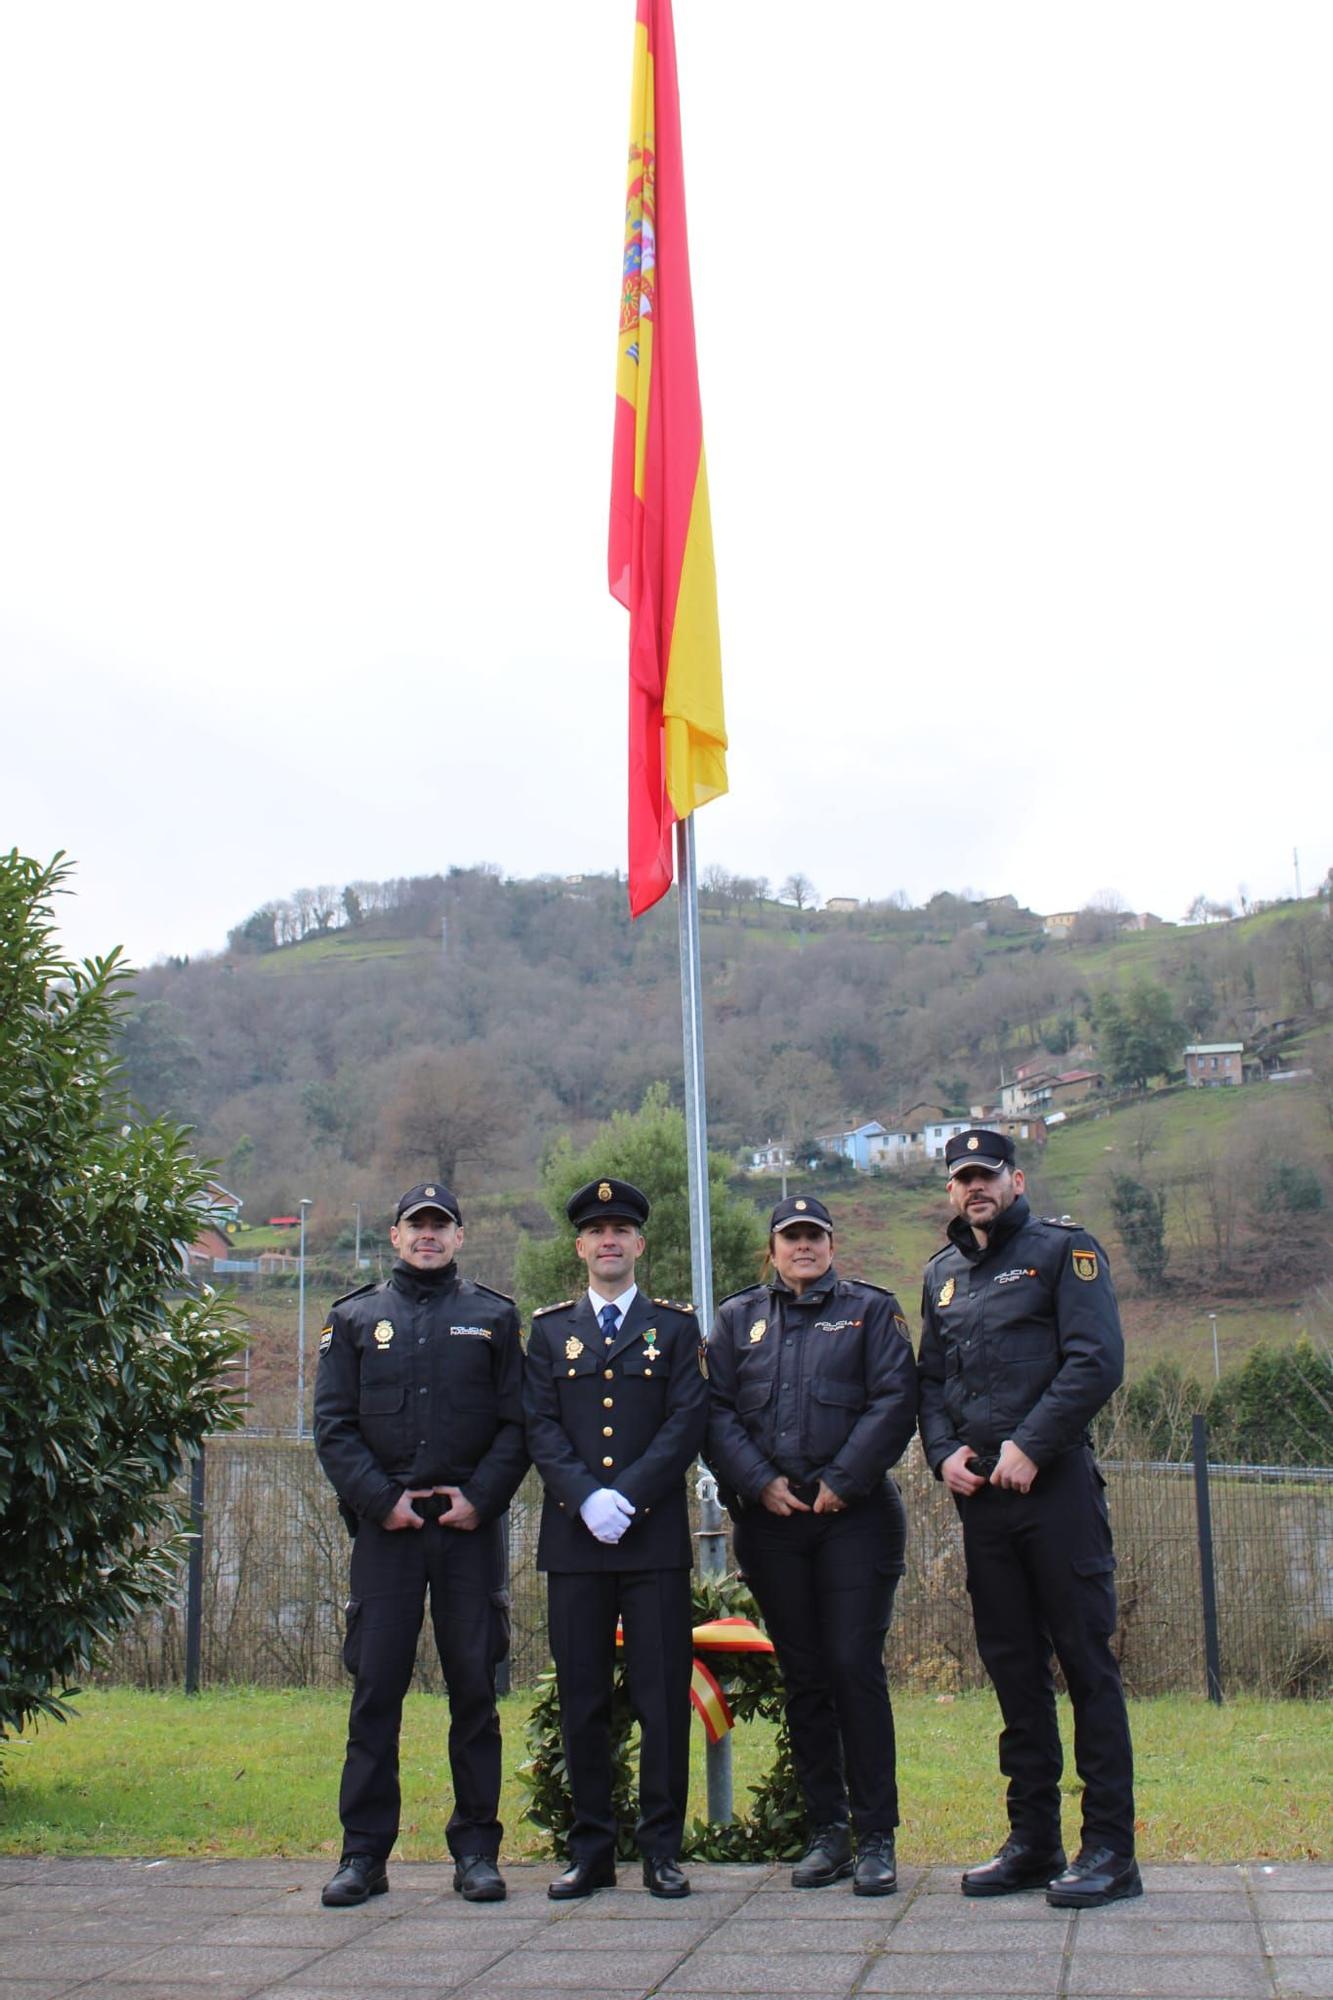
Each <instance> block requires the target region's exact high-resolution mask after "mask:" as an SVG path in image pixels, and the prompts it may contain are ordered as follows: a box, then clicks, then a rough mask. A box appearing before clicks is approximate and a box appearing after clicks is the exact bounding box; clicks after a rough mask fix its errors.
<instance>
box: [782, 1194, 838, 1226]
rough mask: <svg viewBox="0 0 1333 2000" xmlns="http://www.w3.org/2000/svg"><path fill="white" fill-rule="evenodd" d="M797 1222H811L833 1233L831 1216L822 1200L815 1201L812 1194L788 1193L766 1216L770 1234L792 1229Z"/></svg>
mask: <svg viewBox="0 0 1333 2000" xmlns="http://www.w3.org/2000/svg"><path fill="white" fill-rule="evenodd" d="M798 1222H813V1223H815V1224H816V1226H817V1227H818V1228H820V1229H827V1231H828V1233H829V1235H830V1236H832V1234H833V1217H832V1216H831V1215H830V1214H829V1212H828V1210H827V1209H826V1208H825V1206H824V1204H823V1202H822V1201H816V1200H815V1197H814V1196H813V1195H812V1194H789V1195H788V1196H787V1197H786V1198H785V1200H783V1201H780V1202H779V1203H778V1205H777V1207H776V1208H775V1209H774V1210H773V1213H772V1214H771V1215H770V1216H769V1218H768V1233H769V1235H770V1236H772V1235H774V1234H777V1235H779V1236H780V1235H781V1234H782V1231H783V1230H784V1229H794V1228H795V1227H796V1225H797V1223H798Z"/></svg>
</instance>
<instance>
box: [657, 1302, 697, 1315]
mask: <svg viewBox="0 0 1333 2000" xmlns="http://www.w3.org/2000/svg"><path fill="white" fill-rule="evenodd" d="M653 1304H654V1305H655V1306H667V1307H669V1308H670V1310H671V1311H672V1312H678V1313H689V1314H691V1315H693V1312H694V1307H693V1306H691V1305H684V1304H682V1302H681V1300H679V1299H654V1300H653Z"/></svg>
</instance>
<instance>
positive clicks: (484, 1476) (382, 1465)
mask: <svg viewBox="0 0 1333 2000" xmlns="http://www.w3.org/2000/svg"><path fill="white" fill-rule="evenodd" d="M430 1280H434V1282H431V1281H430ZM319 1344H320V1356H319V1373H318V1375H317V1376H316V1378H315V1449H316V1451H317V1452H318V1454H319V1462H320V1464H321V1465H322V1466H323V1468H324V1470H325V1472H326V1473H327V1474H328V1477H329V1479H330V1481H331V1482H332V1485H333V1487H334V1490H335V1491H336V1493H337V1495H338V1498H339V1500H340V1501H341V1502H342V1505H343V1508H344V1510H345V1514H346V1513H350V1514H351V1515H353V1516H355V1517H357V1518H360V1519H364V1520H369V1521H383V1520H384V1519H385V1517H386V1515H388V1514H390V1513H391V1512H392V1511H393V1507H394V1503H395V1502H396V1501H397V1499H398V1496H399V1494H400V1493H401V1492H402V1491H403V1490H404V1489H405V1488H409V1487H414V1486H458V1487H461V1489H462V1491H463V1493H464V1495H465V1496H466V1498H467V1499H468V1500H470V1501H471V1502H472V1505H473V1506H474V1507H475V1508H476V1510H477V1512H478V1513H479V1514H480V1515H481V1517H482V1520H483V1521H489V1520H493V1519H494V1518H495V1517H496V1515H498V1514H502V1513H503V1512H504V1510H505V1508H506V1507H507V1506H508V1505H509V1502H510V1500H511V1499H512V1498H513V1495H514V1491H515V1489H516V1487H517V1486H518V1483H519V1481H520V1480H521V1479H522V1477H523V1474H524V1472H525V1471H526V1469H527V1463H528V1456H527V1449H526V1447H525V1445H524V1442H523V1348H522V1342H521V1340H520V1337H519V1326H518V1308H517V1307H516V1306H515V1304H514V1302H513V1300H512V1299H507V1298H506V1297H505V1296H504V1294H503V1292H493V1291H491V1290H490V1289H489V1288H488V1287H487V1286H486V1285H478V1284H475V1283H473V1282H472V1280H471V1279H468V1278H461V1277H459V1275H458V1271H457V1267H456V1266H454V1265H452V1264H451V1265H449V1266H448V1267H447V1269H446V1270H445V1271H443V1272H441V1273H440V1276H439V1278H438V1279H436V1278H435V1274H434V1273H431V1274H430V1279H429V1280H426V1281H423V1279H422V1277H421V1276H420V1275H419V1274H418V1273H417V1272H415V1271H413V1270H412V1269H411V1267H410V1266H408V1265H406V1264H395V1266H394V1268H393V1273H392V1275H391V1276H390V1277H389V1278H387V1279H386V1280H385V1282H384V1283H383V1284H377V1285H363V1286H362V1287H361V1288H360V1289H359V1290H358V1291H355V1292H349V1293H347V1295H346V1296H345V1297H344V1298H341V1299H338V1300H337V1301H336V1303H335V1304H334V1306H333V1308H332V1311H331V1312H330V1314H329V1319H328V1323H327V1325H326V1326H325V1328H324V1331H323V1333H322V1335H321V1336H320V1343H319ZM350 1525H351V1523H350V1522H349V1526H350Z"/></svg>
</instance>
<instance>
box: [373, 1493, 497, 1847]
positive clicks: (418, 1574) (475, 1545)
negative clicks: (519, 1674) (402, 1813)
mask: <svg viewBox="0 0 1333 2000" xmlns="http://www.w3.org/2000/svg"><path fill="white" fill-rule="evenodd" d="M504 1580H505V1579H504V1544H503V1540H502V1537H501V1529H500V1523H499V1522H498V1521H492V1522H489V1523H488V1524H487V1525H486V1526H484V1527H480V1528H473V1529H470V1530H464V1529H461V1528H445V1527H441V1526H439V1525H438V1524H437V1523H435V1522H433V1521H432V1522H427V1524H426V1526H425V1527H424V1528H420V1529H417V1528H400V1529H395V1530H394V1531H393V1532H390V1531H388V1530H387V1529H384V1528H381V1527H378V1526H376V1525H375V1523H374V1522H371V1521H363V1522H362V1523H361V1525H360V1527H359V1528H358V1529H357V1534H356V1540H355V1542H354V1544H353V1546H352V1579H351V1597H350V1601H349V1603H348V1607H347V1639H346V1643H345V1645H344V1647H343V1661H344V1664H345V1665H346V1667H347V1671H348V1672H349V1673H350V1674H352V1675H353V1676H354V1677H355V1680H356V1688H355V1691H354V1693H353V1695H352V1712H351V1717H350V1720H349V1723H348V1735H347V1760H346V1762H345V1764H344V1766H343V1776H342V1789H341V1791H340V1793H339V1798H338V1813H339V1817H340V1818H341V1820H342V1823H343V1851H344V1853H347V1854H369V1855H373V1856H374V1857H376V1858H377V1859H383V1858H384V1857H385V1856H387V1855H388V1853H389V1850H390V1849H391V1848H392V1846H393V1844H394V1841H395V1840H396V1839H397V1837H398V1819H399V1809H400V1793H399V1784H398V1735H399V1730H400V1728H401V1725H402V1719H403V1697H404V1696H405V1695H406V1693H407V1690H408V1687H409V1685H410V1683H411V1680H412V1668H413V1665H414V1663H415V1661H416V1653H417V1637H418V1634H419V1633H420V1631H421V1620H422V1615H423V1613H424V1609H425V1603H426V1596H427V1592H429V1595H430V1612H431V1623H432V1625H433V1626H434V1630H435V1646H436V1650H437V1652H438V1653H439V1656H440V1667H441V1670H442V1671H443V1674H444V1681H445V1688H446V1690H447V1693H448V1697H449V1769H450V1774H451V1778H452V1782H453V1793H454V1810H453V1815H452V1817H451V1818H450V1821H449V1826H448V1840H449V1849H450V1852H451V1853H452V1854H454V1855H460V1854H487V1855H490V1856H491V1858H492V1859H494V1858H495V1857H496V1855H498V1854H499V1852H500V1833H501V1827H500V1822H499V1819H498V1817H497V1814H498V1812H499V1805H500V1718H499V1715H498V1713H497V1712H496V1706H495V1669H496V1666H497V1664H498V1663H499V1661H501V1660H502V1659H503V1658H504V1657H505V1654H506V1653H507V1652H508V1650H509V1607H508V1598H507V1596H506V1593H505V1588H504Z"/></svg>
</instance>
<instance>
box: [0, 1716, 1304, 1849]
mask: <svg viewBox="0 0 1333 2000" xmlns="http://www.w3.org/2000/svg"><path fill="white" fill-rule="evenodd" d="M501 1706H502V1716H503V1727H504V1740H505V1785H504V1797H503V1801H502V1805H501V1816H502V1818H503V1819H504V1822H505V1827H506V1832H505V1843H504V1852H505V1856H506V1858H508V1859H510V1860H519V1859H523V1858H535V1857H537V1856H539V1855H540V1854H541V1853H542V1851H543V1837H542V1835H541V1834H540V1833H539V1832H538V1830H537V1828H535V1827H533V1826H530V1825H528V1824H526V1823H525V1822H524V1821H523V1820H522V1819H521V1818H520V1814H521V1812H522V1807H523V1794H522V1791H521V1788H520V1787H519V1785H518V1782H517V1779H516V1777H515V1775H514V1772H515V1767H516V1766H517V1765H518V1764H519V1763H520V1762H521V1761H522V1758H523V1755H524V1744H523V1724H524V1720H525V1718H526V1714H527V1707H528V1703H527V1698H526V1697H524V1696H514V1697H511V1698H510V1699H509V1700H507V1701H505V1702H504V1703H502V1705H501ZM895 1707H896V1711H897V1719H898V1743H899V1782H900V1786H901V1791H902V1801H903V1828H902V1833H901V1836H900V1846H901V1851H902V1854H903V1857H904V1859H906V1860H909V1861H912V1862H918V1863H925V1862H937V1861H938V1862H956V1861H965V1860H971V1859H975V1858H976V1857H977V1856H979V1855H982V1854H986V1853H989V1852H990V1851H991V1850H992V1848H993V1847H994V1846H995V1845H996V1844H997V1842H998V1839H999V1836H1000V1834H1001V1833H1002V1831H1003V1818H1004V1812H1003V1802H1002V1793H1001V1786H1000V1781H999V1778H998V1774H997V1772H996V1768H995V1739H996V1735H997V1731H998V1726H999V1723H998V1714H997V1711H996V1708H995V1704H994V1702H993V1700H992V1698H991V1697H990V1695H988V1694H979V1695H969V1696H960V1697H958V1698H956V1699H954V1698H949V1697H945V1698H942V1699H936V1698H933V1697H931V1696H929V1695H901V1696H899V1697H898V1699H897V1701H896V1703H895ZM78 1708H79V1719H78V1720H77V1721H75V1722H73V1723H70V1724H68V1725H65V1726H61V1725H59V1724H56V1725H46V1726H44V1727H43V1728H42V1729H41V1730H40V1731H39V1732H38V1733H37V1734H36V1735H32V1736H26V1735H25V1736H23V1737H20V1738H18V1739H17V1740H16V1741H13V1742H11V1743H10V1744H8V1745H7V1746H6V1751H5V1755H4V1758H3V1762H2V1763H0V1770H2V1771H3V1774H4V1777H3V1790H0V1852H5V1853H10V1854H104V1855H117V1854H135V1855H158V1854H164V1855H165V1854H198V1855H226V1856H264V1855H282V1856H296V1855H329V1856H334V1855H336V1854H337V1852H338V1827H337V1820H336V1817H335V1810H334V1808H335V1800H336V1795H337V1783H338V1772H339V1768H340V1765H341V1759H342V1750H343V1742H344V1734H345V1728H346V1711H347V1704H346V1700H345V1698H344V1697H343V1696H342V1695H341V1694H332V1693H307V1692H300V1691H290V1692H280V1693H273V1692H269V1691H266V1690H250V1689H231V1690H226V1691H219V1692H216V1693H210V1694H205V1695H202V1696H200V1697H197V1698H196V1699H194V1700H190V1699H188V1698H187V1697H186V1696H184V1695H182V1694H176V1693H171V1694H141V1693H137V1692H135V1691H132V1690H128V1689H104V1690H99V1691H96V1692H92V1693H89V1694H86V1695H83V1696H81V1697H80V1699H79V1702H78ZM1061 1708H1062V1717H1063V1720H1064V1722H1065V1723H1066V1724H1067V1722H1068V1713H1067V1707H1066V1705H1065V1704H1064V1703H1062V1704H1061ZM1131 1712H1132V1721H1133V1729H1134V1740H1135V1748H1136V1755H1137V1759H1138V1802H1139V1815H1140V1837H1139V1838H1140V1852H1141V1853H1142V1854H1143V1855H1144V1856H1145V1857H1146V1858H1147V1859H1149V1860H1157V1861H1160V1860H1184V1859H1193V1860H1199V1861H1238V1860H1245V1859H1255V1858H1263V1859H1268V1860H1288V1861H1289V1860H1302V1859H1310V1858H1319V1857H1324V1856H1327V1855H1328V1854H1329V1852H1330V1828H1333V1729H1330V1716H1329V1710H1328V1707H1327V1705H1320V1704H1319V1703H1305V1702H1263V1701H1247V1700H1240V1701H1236V1702H1233V1703H1229V1704H1228V1705H1227V1706H1226V1707H1224V1708H1212V1707H1210V1706H1209V1705H1208V1703H1206V1702H1204V1701H1202V1700H1198V1699H1194V1698H1191V1697H1187V1696H1173V1697H1169V1698H1165V1699H1160V1700H1155V1701H1141V1702H1136V1703H1133V1704H1132V1705H1131ZM445 1732H446V1716H445V1711H444V1706H443V1703H442V1701H441V1700H440V1699H439V1698H438V1697H436V1696H432V1695H424V1694H416V1695H412V1696H410V1697H409V1699H408V1703H407V1711H406V1718H405V1722H404V1729H403V1797H404V1811H403V1832H402V1836H401V1838H400V1840H399V1844H398V1853H399V1854H400V1855H401V1856H402V1858H404V1859H407V1860H430V1859H433V1858H435V1857H437V1856H439V1855H441V1854H443V1853H444V1851H445V1840H444V1828H445V1822H446V1820H447V1818H448V1814H449V1771H448V1761H447V1758H446V1755H445ZM732 1741H733V1744H734V1746H735V1785H736V1799H737V1804H738V1806H740V1807H741V1808H742V1809H743V1807H744V1802H745V1787H746V1785H747V1783H749V1782H752V1781H754V1780H755V1779H757V1778H758V1777H759V1776H761V1775H762V1772H763V1770H764V1768H765V1766H766V1764H767V1761H768V1754H769V1751H768V1739H767V1734H766V1731H765V1729H764V1728H762V1727H756V1726H747V1727H746V1728H744V1729H741V1730H738V1731H737V1732H736V1733H735V1735H734V1737H733V1739H732ZM693 1745H694V1748H693V1755H694V1776H693V1789H692V1799H691V1811H692V1812H696V1813H698V1814H699V1815H700V1816H702V1815H703V1812H704V1778H703V1767H704V1759H703V1736H702V1731H701V1730H699V1729H696V1730H695V1731H694V1732H693ZM1066 1750H1068V1740H1067V1738H1066ZM1066 1791H1067V1793H1068V1795H1069V1796H1068V1801H1067V1809H1066V1814H1065V1833H1066V1837H1067V1838H1069V1839H1075V1838H1076V1837H1077V1799H1076V1792H1077V1785H1076V1782H1075V1780H1074V1778H1073V1776H1072V1772H1071V1775H1070V1777H1069V1778H1068V1779H1067V1781H1066Z"/></svg>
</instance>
